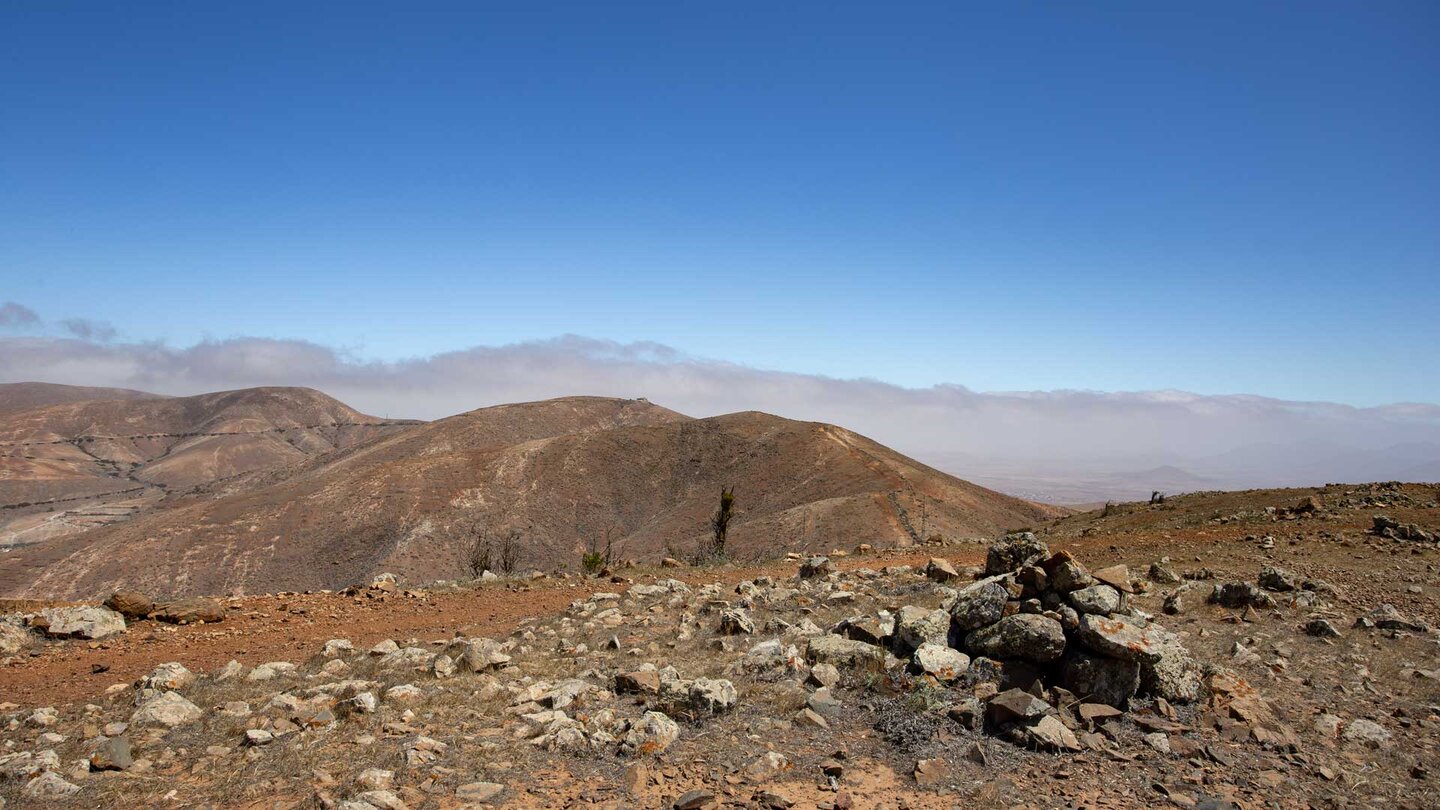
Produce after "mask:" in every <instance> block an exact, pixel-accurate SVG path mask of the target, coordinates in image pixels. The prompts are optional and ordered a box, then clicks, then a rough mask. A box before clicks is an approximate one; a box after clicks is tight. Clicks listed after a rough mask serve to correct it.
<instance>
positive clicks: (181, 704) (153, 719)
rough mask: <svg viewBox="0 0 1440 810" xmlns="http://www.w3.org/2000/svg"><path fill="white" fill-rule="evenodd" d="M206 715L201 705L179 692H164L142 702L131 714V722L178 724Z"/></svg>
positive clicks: (167, 725)
mask: <svg viewBox="0 0 1440 810" xmlns="http://www.w3.org/2000/svg"><path fill="white" fill-rule="evenodd" d="M202 716H204V712H202V711H200V707H199V706H196V705H195V704H194V703H191V702H190V701H188V700H186V699H185V698H184V697H183V696H181V694H180V693H179V692H163V693H161V694H159V695H156V696H155V697H153V698H150V699H149V700H147V701H145V702H144V703H142V704H140V707H139V708H138V709H136V710H135V712H134V714H132V715H130V724H131V725H136V726H155V725H159V726H165V727H166V728H174V727H176V726H180V725H184V724H186V723H192V722H194V721H196V720H199V719H200V718H201V717H202Z"/></svg>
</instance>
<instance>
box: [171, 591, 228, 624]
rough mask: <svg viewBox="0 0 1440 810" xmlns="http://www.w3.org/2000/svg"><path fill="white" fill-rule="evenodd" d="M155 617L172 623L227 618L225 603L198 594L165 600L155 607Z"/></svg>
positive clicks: (191, 622) (215, 620)
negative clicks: (170, 600)
mask: <svg viewBox="0 0 1440 810" xmlns="http://www.w3.org/2000/svg"><path fill="white" fill-rule="evenodd" d="M155 618H156V619H159V620H160V621H162V622H170V623H171V624H196V623H198V622H206V623H213V622H219V621H224V620H225V603H224V602H221V601H220V600H219V599H210V598H208V597H203V596H197V597H192V598H190V599H177V600H175V601H173V602H165V603H164V604H161V605H158V606H157V607H156V608H155Z"/></svg>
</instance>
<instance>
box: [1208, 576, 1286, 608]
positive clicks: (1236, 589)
mask: <svg viewBox="0 0 1440 810" xmlns="http://www.w3.org/2000/svg"><path fill="white" fill-rule="evenodd" d="M1210 601H1211V602H1213V603H1215V604H1217V605H1221V606H1222V607H1228V608H1237V609H1238V608H1243V607H1256V608H1273V607H1275V599H1274V597H1272V596H1270V594H1268V593H1266V592H1265V591H1263V590H1261V589H1260V588H1259V586H1257V585H1255V584H1254V583H1253V582H1224V583H1221V584H1219V585H1216V586H1215V590H1213V591H1212V592H1211V593H1210Z"/></svg>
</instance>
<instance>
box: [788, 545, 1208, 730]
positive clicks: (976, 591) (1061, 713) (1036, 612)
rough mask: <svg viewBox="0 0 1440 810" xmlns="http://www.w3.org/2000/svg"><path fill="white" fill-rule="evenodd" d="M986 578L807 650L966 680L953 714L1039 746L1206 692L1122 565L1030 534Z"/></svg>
mask: <svg viewBox="0 0 1440 810" xmlns="http://www.w3.org/2000/svg"><path fill="white" fill-rule="evenodd" d="M926 572H927V574H929V575H930V578H931V579H935V580H938V581H941V582H947V581H948V582H949V584H950V585H952V586H953V585H955V584H957V583H956V582H955V580H958V578H959V573H958V572H956V571H955V570H954V569H953V568H951V567H950V566H949V564H948V563H947V562H946V561H944V560H934V561H932V562H931V564H930V566H929V567H928V568H927V571H926ZM802 576H803V574H802ZM979 576H981V578H979V579H977V580H975V581H974V582H971V583H969V584H965V585H963V586H961V587H959V588H958V590H956V591H954V594H953V596H950V597H948V598H947V599H946V601H945V603H944V606H943V607H941V608H940V609H937V610H928V609H925V608H919V607H915V606H906V607H903V608H901V609H900V610H899V611H898V612H896V613H894V614H890V613H888V612H881V614H880V615H879V616H878V617H874V616H864V617H856V618H852V619H846V620H844V621H842V622H840V623H839V625H837V626H836V627H835V628H833V630H832V633H831V634H830V635H827V636H822V637H820V638H816V639H812V640H811V642H810V646H809V648H808V650H807V658H808V659H809V660H810V662H811V663H812V664H820V663H830V664H837V665H841V666H850V667H854V666H856V665H858V664H863V663H866V662H868V663H870V664H872V665H873V666H874V668H875V669H877V670H878V669H881V668H884V667H885V666H886V655H885V650H888V651H889V652H890V653H891V654H893V655H895V656H896V657H897V658H901V659H908V667H909V669H910V670H911V671H912V672H914V673H916V674H917V675H918V676H919V677H921V678H925V679H933V680H934V681H938V682H940V683H945V684H952V683H954V684H959V685H962V686H964V685H968V686H970V687H971V693H972V695H973V697H971V698H968V699H967V700H965V701H963V702H961V704H960V705H958V706H956V707H955V708H953V709H952V710H951V715H952V717H954V718H955V719H956V720H958V721H960V722H961V723H963V724H965V725H967V726H968V727H970V728H976V729H979V728H984V729H986V730H988V731H989V732H991V733H993V734H995V735H996V736H999V737H1001V738H1003V739H1007V740H1010V741H1012V742H1014V743H1016V744H1017V745H1023V746H1026V747H1031V748H1039V749H1043V750H1072V751H1073V750H1080V748H1081V745H1080V741H1079V740H1078V739H1077V737H1076V734H1075V729H1077V728H1078V729H1084V728H1086V727H1093V725H1095V724H1097V723H1103V722H1104V721H1106V720H1108V719H1110V718H1112V717H1117V716H1119V715H1121V714H1122V713H1123V710H1125V709H1126V708H1127V706H1128V705H1129V703H1130V702H1131V700H1132V699H1134V698H1136V697H1137V696H1143V697H1145V698H1153V699H1160V700H1163V701H1166V702H1168V703H1180V704H1184V703H1191V702H1194V701H1197V700H1199V699H1200V697H1201V695H1202V691H1203V690H1204V681H1203V673H1202V669H1201V667H1200V665H1199V664H1198V663H1197V662H1196V660H1195V659H1194V658H1193V657H1192V656H1191V655H1190V653H1189V652H1188V651H1187V650H1186V649H1185V647H1184V646H1183V645H1182V644H1181V643H1180V640H1179V639H1178V638H1177V637H1176V635H1175V634H1174V633H1171V632H1170V631H1168V630H1166V629H1165V628H1164V627H1162V626H1160V625H1159V624H1156V623H1154V622H1153V621H1151V618H1150V617H1149V616H1148V615H1146V614H1144V613H1143V612H1142V611H1140V610H1138V609H1137V608H1134V607H1132V606H1130V605H1129V599H1128V597H1129V595H1130V594H1131V593H1133V592H1134V588H1133V586H1132V583H1131V580H1130V576H1129V572H1128V571H1127V570H1126V568H1125V566H1123V565H1119V566H1113V567H1111V568H1106V569H1102V570H1098V571H1094V572H1091V571H1089V570H1087V569H1086V568H1085V566H1084V565H1082V564H1081V563H1080V561H1079V560H1077V559H1075V558H1074V557H1073V556H1071V555H1070V554H1069V553H1068V552H1065V551H1059V552H1055V553H1051V551H1050V549H1049V548H1048V547H1047V546H1046V544H1045V543H1044V542H1043V541H1041V540H1038V539H1037V538H1036V537H1035V535H1034V534H1032V533H1030V532H1023V533H1019V534H1014V535H1011V536H1008V537H1006V538H1005V539H1004V540H1002V541H1000V542H999V543H996V544H995V545H993V546H991V547H990V549H989V552H988V555H987V559H986V565H985V570H984V572H983V574H979Z"/></svg>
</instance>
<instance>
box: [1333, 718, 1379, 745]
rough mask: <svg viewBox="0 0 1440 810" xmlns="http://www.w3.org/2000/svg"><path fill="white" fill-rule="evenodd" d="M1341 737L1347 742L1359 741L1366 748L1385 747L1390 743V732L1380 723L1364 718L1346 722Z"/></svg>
mask: <svg viewBox="0 0 1440 810" xmlns="http://www.w3.org/2000/svg"><path fill="white" fill-rule="evenodd" d="M1340 737H1341V739H1343V740H1345V741H1346V742H1353V743H1359V744H1360V745H1363V746H1365V747H1366V748H1377V749H1378V748H1385V747H1387V746H1388V745H1389V744H1390V732H1389V731H1387V730H1386V729H1385V727H1384V726H1382V725H1380V724H1379V723H1376V722H1374V721H1373V720H1366V719H1364V718H1357V719H1355V720H1351V721H1350V722H1349V723H1346V724H1345V730H1344V731H1342V732H1340Z"/></svg>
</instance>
